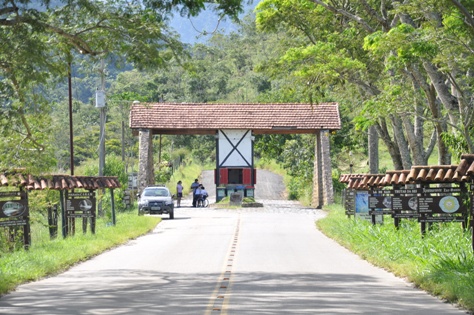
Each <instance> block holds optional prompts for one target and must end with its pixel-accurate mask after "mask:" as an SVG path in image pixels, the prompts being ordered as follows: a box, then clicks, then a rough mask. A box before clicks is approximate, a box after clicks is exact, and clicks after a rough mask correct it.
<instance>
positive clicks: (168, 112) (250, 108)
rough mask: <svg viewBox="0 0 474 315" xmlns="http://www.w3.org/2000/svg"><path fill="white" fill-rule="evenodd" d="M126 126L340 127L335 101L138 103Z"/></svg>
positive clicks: (184, 129)
mask: <svg viewBox="0 0 474 315" xmlns="http://www.w3.org/2000/svg"><path fill="white" fill-rule="evenodd" d="M130 128H132V129H139V128H148V129H154V133H162V134H183V133H187V134H214V133H215V132H216V130H218V129H252V130H253V131H254V133H256V134H258V133H314V131H315V130H320V129H326V130H337V129H340V128H341V120H340V117H339V106H338V104H337V103H324V104H202V103H199V104H198V103H193V104H191V103H182V104H180V103H152V104H151V103H141V104H133V105H132V108H131V110H130Z"/></svg>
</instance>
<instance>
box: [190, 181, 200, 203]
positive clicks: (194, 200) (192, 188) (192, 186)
mask: <svg viewBox="0 0 474 315" xmlns="http://www.w3.org/2000/svg"><path fill="white" fill-rule="evenodd" d="M199 185H200V184H199V180H198V179H197V178H196V179H195V180H194V183H192V184H191V190H192V191H193V207H195V208H196V201H197V197H196V189H197V188H198V187H199Z"/></svg>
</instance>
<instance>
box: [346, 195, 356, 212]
mask: <svg viewBox="0 0 474 315" xmlns="http://www.w3.org/2000/svg"><path fill="white" fill-rule="evenodd" d="M344 196H345V199H344V201H345V202H344V208H345V209H346V215H354V214H355V191H354V190H353V189H346V190H345V195H344Z"/></svg>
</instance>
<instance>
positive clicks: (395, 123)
mask: <svg viewBox="0 0 474 315" xmlns="http://www.w3.org/2000/svg"><path fill="white" fill-rule="evenodd" d="M390 120H391V122H392V128H393V135H394V138H395V141H396V143H397V144H398V149H399V150H400V157H401V159H402V165H403V169H405V170H409V169H410V168H411V166H412V160H411V156H410V149H409V148H408V142H407V140H406V139H405V135H404V134H403V124H402V120H401V119H400V117H399V116H395V115H390Z"/></svg>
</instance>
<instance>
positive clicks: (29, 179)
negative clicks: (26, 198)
mask: <svg viewBox="0 0 474 315" xmlns="http://www.w3.org/2000/svg"><path fill="white" fill-rule="evenodd" d="M0 186H13V187H23V188H25V189H27V190H44V189H54V190H72V189H79V188H81V189H87V190H89V189H92V190H95V189H100V188H119V187H120V182H119V181H118V179H117V177H112V176H100V177H95V176H70V175H42V176H33V175H31V174H24V173H0Z"/></svg>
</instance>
